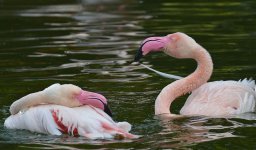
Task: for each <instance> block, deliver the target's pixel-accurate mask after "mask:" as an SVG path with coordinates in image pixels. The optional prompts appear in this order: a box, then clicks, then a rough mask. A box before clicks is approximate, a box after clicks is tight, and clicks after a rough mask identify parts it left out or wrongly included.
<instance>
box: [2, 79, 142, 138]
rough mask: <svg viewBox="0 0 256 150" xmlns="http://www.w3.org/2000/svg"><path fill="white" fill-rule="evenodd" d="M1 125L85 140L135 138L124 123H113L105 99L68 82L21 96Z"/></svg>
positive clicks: (126, 123) (129, 126)
mask: <svg viewBox="0 0 256 150" xmlns="http://www.w3.org/2000/svg"><path fill="white" fill-rule="evenodd" d="M10 112H11V114H12V115H11V116H9V117H8V118H7V119H6V120H5V122H4V126H5V127H6V128H9V129H25V130H29V131H32V132H38V133H45V134H51V135H61V134H62V133H68V134H71V135H75V136H77V135H80V136H84V137H87V138H89V139H106V138H136V137H137V136H136V135H133V134H130V133H129V131H130V130H131V125H130V124H129V123H128V122H114V121H113V120H112V118H111V117H110V116H111V115H112V114H111V111H110V109H109V108H108V106H107V99H106V98H105V97H104V96H103V95H101V94H98V93H94V92H89V91H85V90H82V89H81V88H79V87H77V86H75V85H72V84H63V85H60V84H53V85H51V86H50V87H48V88H46V89H44V90H43V91H39V92H36V93H32V94H29V95H26V96H24V97H22V98H21V99H19V100H17V101H15V102H14V103H13V104H12V105H11V107H10Z"/></svg>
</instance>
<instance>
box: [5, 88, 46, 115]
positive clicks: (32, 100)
mask: <svg viewBox="0 0 256 150" xmlns="http://www.w3.org/2000/svg"><path fill="white" fill-rule="evenodd" d="M46 100H47V98H45V96H44V94H43V93H42V91H40V92H36V93H31V94H29V95H26V96H24V97H22V98H20V99H19V100H17V101H15V102H13V103H12V105H11V106H10V112H11V114H12V115H14V114H16V113H18V112H19V111H20V110H22V109H25V108H29V107H30V106H33V105H38V104H41V103H47V101H46Z"/></svg>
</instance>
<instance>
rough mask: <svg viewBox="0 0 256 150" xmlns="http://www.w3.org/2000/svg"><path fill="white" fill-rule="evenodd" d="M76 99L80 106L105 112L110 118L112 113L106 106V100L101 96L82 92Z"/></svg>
mask: <svg viewBox="0 0 256 150" xmlns="http://www.w3.org/2000/svg"><path fill="white" fill-rule="evenodd" d="M76 98H77V100H78V101H79V102H80V103H81V104H82V105H91V106H93V107H96V108H99V109H101V110H103V111H105V113H107V114H108V115H109V116H112V112H111V110H110V109H109V107H108V104H107V99H106V98H105V97H104V96H103V95H101V94H98V93H94V92H89V91H84V90H83V91H81V93H80V94H78V95H77V96H76Z"/></svg>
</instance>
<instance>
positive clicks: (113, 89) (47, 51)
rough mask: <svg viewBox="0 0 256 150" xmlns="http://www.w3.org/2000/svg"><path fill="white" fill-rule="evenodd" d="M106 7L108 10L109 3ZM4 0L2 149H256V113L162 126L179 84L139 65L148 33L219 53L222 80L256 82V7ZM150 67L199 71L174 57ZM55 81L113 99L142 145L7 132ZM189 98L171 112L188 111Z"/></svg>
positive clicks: (157, 58) (0, 5)
mask: <svg viewBox="0 0 256 150" xmlns="http://www.w3.org/2000/svg"><path fill="white" fill-rule="evenodd" d="M102 1H103V2H105V3H103V2H102ZM102 1H101V0H96V1H90V0H83V1H71V0H64V1H57V0H54V1H49V0H45V1H37V0H34V1H18V0H8V1H7V0H2V1H0V70H1V71H0V91H1V92H0V104H1V107H0V110H1V113H0V116H1V121H0V124H1V125H0V130H1V132H0V144H1V147H3V149H14V148H22V149H30V148H40V149H74V148H77V149H89V148H95V149H98V148H107V149H111V148H113V149H114V148H117V149H121V148H122V149H139V148H141V149H147V148H148V149H149V148H152V149H157V148H177V149H182V148H184V149H188V148H192V149H238V148H240V149H241V148H243V149H255V148H256V147H255V142H256V140H255V136H256V121H255V113H248V114H244V115H242V116H239V117H238V118H237V117H231V118H208V117H202V116H195V117H184V118H181V119H174V120H171V119H166V120H161V119H159V118H157V117H155V116H154V100H155V98H156V97H157V95H158V93H159V92H160V90H161V89H162V88H163V87H164V86H165V85H167V84H169V83H170V82H172V80H169V79H165V78H160V77H158V76H157V75H155V74H154V73H151V72H149V71H148V70H146V69H144V68H142V67H140V66H136V65H131V62H132V60H133V58H134V55H135V52H136V50H137V49H138V47H139V44H140V43H141V41H142V40H144V39H145V38H146V37H148V36H159V35H166V34H169V33H173V32H177V31H179V32H185V33H187V34H189V35H190V36H192V37H193V38H195V39H196V41H197V42H198V43H200V44H201V45H202V46H204V47H205V48H206V49H208V50H209V52H210V53H211V55H212V57H213V61H214V72H213V75H212V78H211V81H214V80H230V79H232V80H239V79H242V78H250V77H252V78H254V79H255V78H256V76H255V73H256V67H255V56H256V46H255V44H254V43H255V39H256V20H255V18H256V10H255V7H256V2H254V1H253V0H246V1H242V2H240V1H232V2H231V1H214V2H210V1H203V0H196V1H193V3H191V2H190V1H189V0H182V1H174V0H159V1H157V2H155V1H153V0H147V1H146V0H145V1H143V0H142V1H136V0H132V1H128V0H120V1H117V0H116V1H115V0H109V1H107V0H106V1H104V0H102ZM143 62H144V63H145V64H148V65H150V66H152V67H153V68H155V69H158V70H161V71H163V72H171V73H173V74H176V75H180V76H186V75H188V74H189V73H191V72H192V71H193V70H194V69H195V67H196V64H195V62H194V61H192V60H176V59H173V58H170V57H169V56H166V55H165V54H161V53H158V54H154V55H149V56H147V57H145V59H144V60H143ZM53 83H71V84H75V85H78V86H80V87H82V88H84V89H88V90H91V91H95V92H99V93H102V94H103V95H105V96H106V97H107V98H108V100H109V104H110V106H111V109H112V111H113V114H114V119H115V120H117V121H123V120H125V121H128V122H130V123H131V124H132V125H133V129H132V133H134V134H138V135H142V137H141V138H139V139H136V140H122V141H118V140H88V139H85V138H83V137H70V136H68V135H63V136H50V135H43V134H37V133H31V132H28V131H19V130H7V129H5V128H4V127H3V123H4V120H5V118H7V117H8V116H9V112H8V108H9V106H10V105H11V103H12V102H13V101H14V100H16V99H18V98H20V97H22V96H24V95H26V94H28V93H32V92H35V91H39V90H42V89H44V88H45V87H47V86H49V85H51V84H53ZM187 96H188V95H185V96H183V97H180V98H178V99H177V101H175V102H174V103H173V105H172V107H171V111H172V112H173V113H179V110H180V108H181V107H182V105H183V104H184V102H185V100H186V98H187Z"/></svg>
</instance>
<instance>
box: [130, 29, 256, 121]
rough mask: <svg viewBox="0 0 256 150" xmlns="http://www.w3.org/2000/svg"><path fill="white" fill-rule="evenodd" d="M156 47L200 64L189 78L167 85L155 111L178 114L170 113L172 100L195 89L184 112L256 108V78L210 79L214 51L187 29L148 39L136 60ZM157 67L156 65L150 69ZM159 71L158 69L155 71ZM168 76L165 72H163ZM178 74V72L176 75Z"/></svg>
mask: <svg viewBox="0 0 256 150" xmlns="http://www.w3.org/2000/svg"><path fill="white" fill-rule="evenodd" d="M154 51H163V52H165V53H166V54H167V55H170V56H172V57H174V58H179V59H184V58H190V59H194V60H195V61H196V62H197V64H198V66H197V68H196V70H195V71H194V72H193V73H192V74H190V75H189V76H187V77H185V78H180V77H178V78H176V79H179V80H177V81H175V82H173V83H171V84H169V85H167V86H165V87H164V88H163V89H162V91H161V92H160V94H159V95H158V97H157V99H156V102H155V114H156V115H160V114H161V115H167V116H175V115H173V114H171V113H170V110H169V109H170V105H171V103H172V102H173V101H174V100H175V99H176V98H178V97H179V96H182V95H184V94H186V93H190V92H192V93H191V95H190V96H189V97H188V99H187V101H186V103H185V105H184V106H183V108H182V109H181V111H180V113H181V114H182V115H205V116H229V115H236V114H241V113H246V112H255V105H256V91H255V88H256V85H255V81H254V80H252V79H250V80H247V79H244V80H242V81H215V82H208V83H207V81H208V80H209V79H210V77H211V75H212V71H213V62H212V59H211V56H210V54H209V53H208V52H207V51H206V50H205V49H204V48H203V47H202V46H201V45H199V44H198V43H196V41H195V40H194V39H192V38H191V37H189V36H188V35H186V34H184V33H180V32H178V33H174V34H169V35H167V36H164V37H150V38H147V39H146V40H144V42H143V43H142V46H141V47H140V50H139V51H138V53H137V55H136V57H135V60H136V61H138V60H139V59H140V58H141V57H142V56H143V55H146V54H148V53H150V52H154ZM150 70H153V69H150ZM154 72H157V73H158V71H154ZM160 74H163V75H164V76H166V74H164V73H160ZM176 77H177V76H176Z"/></svg>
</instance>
